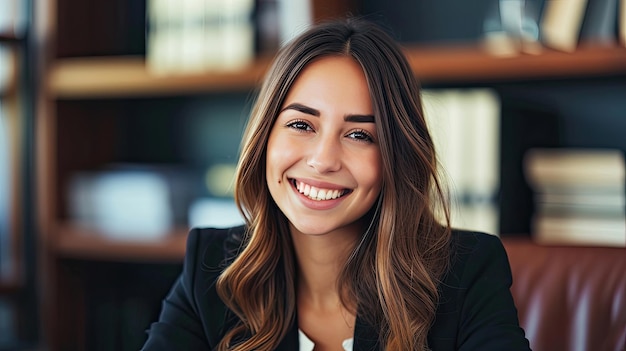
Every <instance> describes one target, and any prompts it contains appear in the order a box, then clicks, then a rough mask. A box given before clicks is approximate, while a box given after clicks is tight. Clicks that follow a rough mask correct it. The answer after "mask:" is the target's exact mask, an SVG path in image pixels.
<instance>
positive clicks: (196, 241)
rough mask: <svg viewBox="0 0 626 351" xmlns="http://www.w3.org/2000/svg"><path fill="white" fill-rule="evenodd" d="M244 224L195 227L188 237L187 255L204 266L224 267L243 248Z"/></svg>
mask: <svg viewBox="0 0 626 351" xmlns="http://www.w3.org/2000/svg"><path fill="white" fill-rule="evenodd" d="M245 231H246V228H245V227H244V226H238V227H231V228H193V229H191V231H190V232H189V236H188V238H187V250H186V255H185V257H186V258H187V259H193V260H194V261H196V262H197V263H201V264H202V266H204V268H223V267H224V266H225V265H228V264H230V263H231V262H232V261H233V260H234V259H235V257H237V254H238V253H239V251H240V249H241V244H242V242H243V236H244V234H245Z"/></svg>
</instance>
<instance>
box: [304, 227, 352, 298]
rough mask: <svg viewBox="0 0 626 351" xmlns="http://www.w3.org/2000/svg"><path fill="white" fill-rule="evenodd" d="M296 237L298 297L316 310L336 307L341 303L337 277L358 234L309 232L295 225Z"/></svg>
mask: <svg viewBox="0 0 626 351" xmlns="http://www.w3.org/2000/svg"><path fill="white" fill-rule="evenodd" d="M292 238H293V243H294V248H295V255H296V260H297V264H298V267H297V269H298V285H297V293H298V300H300V301H302V300H303V299H304V300H306V301H307V303H308V304H311V307H313V308H316V309H317V308H319V309H322V310H324V309H332V308H335V309H336V308H337V307H338V306H340V300H339V292H338V290H337V279H338V277H339V274H340V273H341V270H342V269H343V267H344V265H345V262H346V260H347V258H348V256H349V255H350V253H351V252H352V250H353V249H354V246H355V244H356V241H357V238H358V234H356V233H350V232H348V233H339V232H336V233H330V234H326V235H306V234H302V233H299V232H297V231H296V230H294V229H293V228H292Z"/></svg>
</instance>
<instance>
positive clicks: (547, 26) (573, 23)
mask: <svg viewBox="0 0 626 351" xmlns="http://www.w3.org/2000/svg"><path fill="white" fill-rule="evenodd" d="M586 6H587V0H548V1H546V3H545V5H544V15H543V18H542V20H541V23H540V28H539V30H540V37H541V40H542V41H543V43H544V44H545V45H546V46H548V47H551V48H554V49H557V50H562V51H568V52H571V51H574V50H576V48H577V46H578V39H579V37H580V29H581V25H582V22H583V17H584V15H585V9H586Z"/></svg>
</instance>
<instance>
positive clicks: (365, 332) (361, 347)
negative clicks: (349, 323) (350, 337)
mask: <svg viewBox="0 0 626 351" xmlns="http://www.w3.org/2000/svg"><path fill="white" fill-rule="evenodd" d="M378 350H381V348H380V343H379V341H378V330H377V329H376V328H374V327H372V326H370V325H369V324H367V323H365V321H364V320H362V319H361V318H359V316H358V314H357V317H356V324H355V326H354V345H353V346H352V351H378Z"/></svg>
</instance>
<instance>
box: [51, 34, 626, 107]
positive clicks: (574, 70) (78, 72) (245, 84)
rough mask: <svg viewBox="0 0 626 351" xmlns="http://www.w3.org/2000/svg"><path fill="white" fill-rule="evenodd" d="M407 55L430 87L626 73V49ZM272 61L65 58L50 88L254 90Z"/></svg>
mask: <svg viewBox="0 0 626 351" xmlns="http://www.w3.org/2000/svg"><path fill="white" fill-rule="evenodd" d="M406 53H407V55H408V58H409V60H410V63H411V65H412V67H413V69H414V71H415V73H416V74H417V75H418V76H419V77H420V81H421V82H422V83H424V84H445V83H470V84H471V83H476V82H482V83H485V82H489V81H512V80H532V79H549V78H553V79H558V78H570V79H571V78H584V77H589V76H610V75H614V74H620V73H622V74H624V73H626V48H624V47H611V48H598V49H593V48H582V49H579V50H578V51H576V52H574V53H568V52H562V51H556V50H547V49H546V50H545V52H544V53H542V54H540V55H519V56H513V57H508V58H502V57H497V56H494V55H492V54H489V53H488V52H486V51H485V50H481V49H480V48H477V47H474V46H460V45H459V46H457V47H424V46H422V47H410V46H409V47H407V49H406ZM459 58H462V59H459ZM269 63H270V58H269V57H262V58H259V59H257V60H256V61H254V62H253V63H252V64H251V65H249V66H248V67H247V68H245V69H243V70H240V71H236V72H230V73H202V74H196V75H175V76H155V75H152V74H150V72H149V71H148V70H147V69H146V66H145V62H144V59H143V57H115V58H102V57H99V58H91V57H90V58H78V59H63V60H58V62H55V63H54V65H53V66H52V68H51V69H50V80H49V90H50V92H51V94H53V95H54V96H55V97H56V98H63V99H82V98H87V97H116V96H117V97H124V96H134V95H151V96H156V95H171V94H186V93H193V92H210V91H225V90H231V89H233V90H236V89H251V88H254V87H255V86H256V83H257V82H258V81H259V79H260V78H261V76H262V75H263V73H264V72H265V70H266V69H267V67H268V65H269ZM85 77H89V79H84V78H85Z"/></svg>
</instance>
